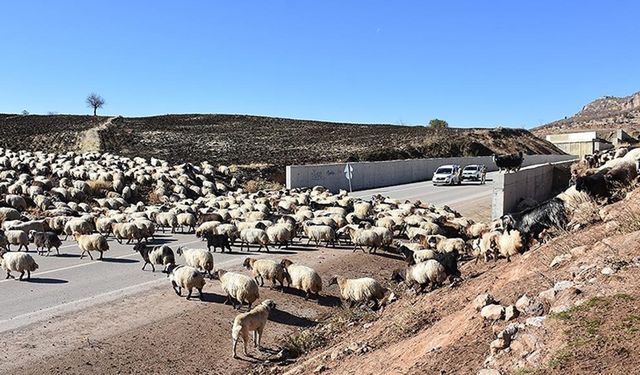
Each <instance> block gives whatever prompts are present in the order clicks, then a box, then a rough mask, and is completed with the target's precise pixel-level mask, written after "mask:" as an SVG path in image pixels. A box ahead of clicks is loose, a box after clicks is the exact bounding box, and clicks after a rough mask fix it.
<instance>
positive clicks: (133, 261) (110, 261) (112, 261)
mask: <svg viewBox="0 0 640 375" xmlns="http://www.w3.org/2000/svg"><path fill="white" fill-rule="evenodd" d="M102 261H103V262H106V263H140V261H139V260H137V259H126V258H120V259H118V258H103V259H102Z"/></svg>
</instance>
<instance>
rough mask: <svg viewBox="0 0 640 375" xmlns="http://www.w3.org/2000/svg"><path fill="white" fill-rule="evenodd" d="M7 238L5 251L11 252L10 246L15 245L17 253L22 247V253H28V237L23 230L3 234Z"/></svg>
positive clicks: (8, 231)
mask: <svg viewBox="0 0 640 375" xmlns="http://www.w3.org/2000/svg"><path fill="white" fill-rule="evenodd" d="M4 235H5V237H6V238H7V250H11V245H17V246H19V247H18V251H20V250H21V249H22V248H23V247H24V251H29V235H28V234H27V233H26V232H25V231H23V230H7V231H5V232H4Z"/></svg>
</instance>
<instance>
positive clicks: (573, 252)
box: [569, 245, 589, 256]
mask: <svg viewBox="0 0 640 375" xmlns="http://www.w3.org/2000/svg"><path fill="white" fill-rule="evenodd" d="M588 248H589V246H586V245H583V246H578V247H574V248H573V249H571V250H569V252H570V253H571V255H574V256H580V255H584V254H585V253H586V252H587V249H588Z"/></svg>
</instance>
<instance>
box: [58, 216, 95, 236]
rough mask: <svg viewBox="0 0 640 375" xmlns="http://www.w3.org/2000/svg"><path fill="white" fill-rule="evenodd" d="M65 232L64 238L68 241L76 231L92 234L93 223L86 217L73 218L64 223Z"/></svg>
mask: <svg viewBox="0 0 640 375" xmlns="http://www.w3.org/2000/svg"><path fill="white" fill-rule="evenodd" d="M63 232H64V234H65V237H64V240H65V241H66V240H67V238H69V236H72V235H73V234H74V233H79V234H91V233H93V225H92V224H91V222H89V221H87V220H85V219H80V218H76V219H71V220H69V221H67V222H66V223H65V225H64V229H63Z"/></svg>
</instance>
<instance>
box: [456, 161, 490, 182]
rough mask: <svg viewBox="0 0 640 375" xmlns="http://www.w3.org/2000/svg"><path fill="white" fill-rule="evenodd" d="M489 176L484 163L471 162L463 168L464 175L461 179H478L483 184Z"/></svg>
mask: <svg viewBox="0 0 640 375" xmlns="http://www.w3.org/2000/svg"><path fill="white" fill-rule="evenodd" d="M486 178H487V167H485V166H484V164H471V165H467V166H465V167H464V168H463V169H462V175H461V176H460V179H461V180H462V181H464V180H470V181H478V182H480V183H481V184H484V182H485V180H486Z"/></svg>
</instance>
